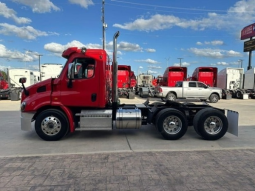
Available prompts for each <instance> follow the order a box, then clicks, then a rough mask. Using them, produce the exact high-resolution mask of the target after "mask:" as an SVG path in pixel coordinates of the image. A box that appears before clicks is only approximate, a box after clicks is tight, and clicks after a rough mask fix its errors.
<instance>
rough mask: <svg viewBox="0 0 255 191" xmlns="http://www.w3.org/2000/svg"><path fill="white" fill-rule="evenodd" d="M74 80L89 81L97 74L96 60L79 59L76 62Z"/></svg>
mask: <svg viewBox="0 0 255 191" xmlns="http://www.w3.org/2000/svg"><path fill="white" fill-rule="evenodd" d="M74 63H75V67H74V79H89V78H92V77H93V76H94V74H95V60H93V59H88V58H78V59H76V60H74Z"/></svg>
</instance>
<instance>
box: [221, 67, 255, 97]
mask: <svg viewBox="0 0 255 191" xmlns="http://www.w3.org/2000/svg"><path fill="white" fill-rule="evenodd" d="M254 75H255V71H254V69H250V70H247V71H246V72H244V69H243V68H224V69H222V70H221V71H220V72H219V73H218V77H217V78H218V81H217V87H219V88H222V94H223V95H222V97H223V98H226V97H228V96H229V95H230V96H231V97H233V98H238V99H248V97H251V98H254V95H255V94H254V93H255V91H254V90H255V87H254V86H255V81H254ZM245 95H247V96H245Z"/></svg>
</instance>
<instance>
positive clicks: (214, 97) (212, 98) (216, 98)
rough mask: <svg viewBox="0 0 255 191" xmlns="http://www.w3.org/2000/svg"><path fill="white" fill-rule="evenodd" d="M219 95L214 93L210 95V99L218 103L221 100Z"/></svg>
mask: <svg viewBox="0 0 255 191" xmlns="http://www.w3.org/2000/svg"><path fill="white" fill-rule="evenodd" d="M219 99H220V98H219V96H218V95H217V94H212V95H211V96H210V97H209V100H210V102H211V103H217V102H218V101H219Z"/></svg>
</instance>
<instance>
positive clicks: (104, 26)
mask: <svg viewBox="0 0 255 191" xmlns="http://www.w3.org/2000/svg"><path fill="white" fill-rule="evenodd" d="M102 23H103V50H105V29H106V28H107V24H106V23H105V22H104V0H102Z"/></svg>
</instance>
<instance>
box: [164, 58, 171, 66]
mask: <svg viewBox="0 0 255 191" xmlns="http://www.w3.org/2000/svg"><path fill="white" fill-rule="evenodd" d="M165 59H166V67H167V68H168V66H169V65H168V62H169V59H170V57H168V58H165Z"/></svg>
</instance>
